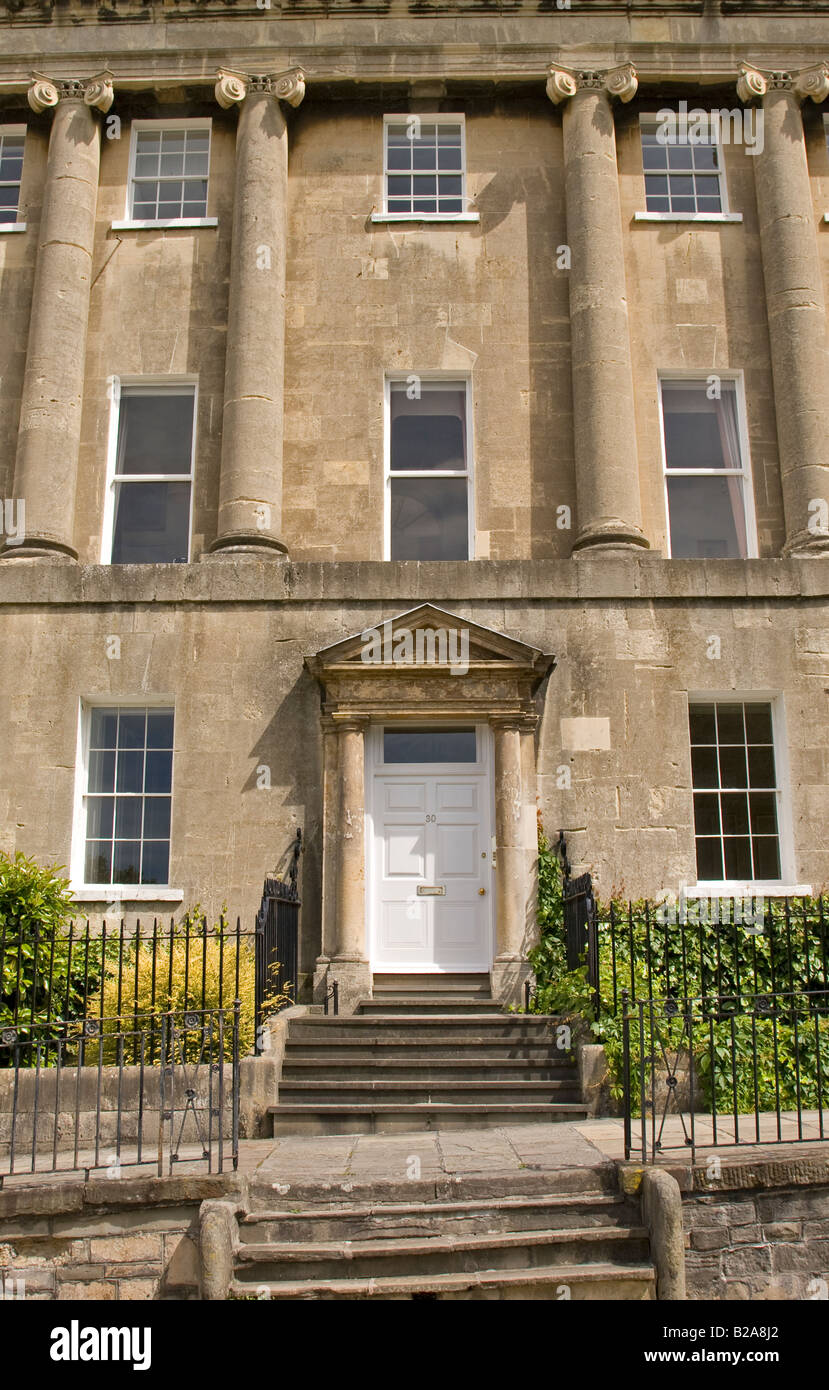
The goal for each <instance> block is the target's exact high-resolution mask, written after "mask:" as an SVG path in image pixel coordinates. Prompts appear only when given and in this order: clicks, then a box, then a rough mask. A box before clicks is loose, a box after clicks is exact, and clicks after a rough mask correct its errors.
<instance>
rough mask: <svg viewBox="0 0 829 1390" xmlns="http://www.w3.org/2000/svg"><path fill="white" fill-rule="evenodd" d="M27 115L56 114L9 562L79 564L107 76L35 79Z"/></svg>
mask: <svg viewBox="0 0 829 1390" xmlns="http://www.w3.org/2000/svg"><path fill="white" fill-rule="evenodd" d="M28 97H29V105H30V107H31V108H32V110H33V111H35V112H37V113H38V114H40V113H41V112H42V111H47V110H50V109H51V110H52V111H53V116H52V132H51V135H50V138H49V156H48V161H47V164H46V184H45V187H44V192H43V214H42V218H41V224H40V242H39V245H38V251H37V261H36V264H35V275H34V287H33V293H32V308H31V317H30V321H29V340H28V345H27V350H26V370H25V376H24V380H23V395H22V399H21V403H20V427H19V432H18V439H17V458H16V463H15V475H14V491H15V497H16V498H17V499H18V501H23V502H24V503H25V507H26V512H25V516H26V523H25V527H26V534H25V539H24V540H23V542H22V543H21V544H20V545H15V546H14V547H12V548H10V549H9V550H7V551H6V552H5V554H6V556H7V557H8V558H14V557H20V556H23V557H27V556H35V555H36V556H49V557H51V558H53V559H60V558H66V557H69V558H70V559H73V560H77V558H78V552H77V550H76V549H75V545H74V526H75V492H76V488H77V480H78V456H79V452H80V439H81V409H82V405H83V386H84V362H85V357H86V332H87V324H88V320H89V291H90V283H91V278H92V277H91V270H92V251H93V244H94V235H95V207H96V203H97V199H98V170H99V165H100V157H101V135H100V127H99V123H98V121H97V120H96V117H95V108H97V109H98V110H99V111H108V110H109V108H110V106H111V105H112V102H113V91H112V77H111V74H109V73H102V74H101V75H100V76H98V77H95V78H91V79H84V80H81V81H54V82H53V81H51V80H49V79H46V78H42V77H40V76H38V75H36V76H35V80H34V81H33V82H32V85H31V86H30V88H29V93H28Z"/></svg>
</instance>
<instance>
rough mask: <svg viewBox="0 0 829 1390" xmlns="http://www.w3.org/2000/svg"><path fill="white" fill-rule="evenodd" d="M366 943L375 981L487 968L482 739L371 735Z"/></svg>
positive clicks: (471, 734) (487, 794)
mask: <svg viewBox="0 0 829 1390" xmlns="http://www.w3.org/2000/svg"><path fill="white" fill-rule="evenodd" d="M373 733H374V738H373V740H372V744H373V748H372V756H371V761H372V773H373V775H372V778H371V784H372V806H371V822H372V827H371V828H372V834H371V835H370V837H369V845H370V847H369V855H370V889H369V895H368V899H369V913H370V941H371V963H372V967H373V969H374V970H375V971H383V970H386V971H395V972H398V971H399V972H409V971H411V972H418V973H421V972H422V973H430V972H435V973H437V972H440V971H447V972H465V971H468V972H474V971H486V970H489V969H490V967H491V965H492V894H493V883H492V877H493V875H492V852H491V798H492V789H491V781H490V771H489V769H490V758H489V740H488V733H489V731H488V729H487V728H486V727H483V728H473V727H469V726H466V727H464V728H453V729H449V728H446V729H419V728H412V729H404V728H400V729H390V728H387V729H377V730H375V731H373Z"/></svg>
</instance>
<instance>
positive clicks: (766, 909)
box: [585, 897, 829, 1016]
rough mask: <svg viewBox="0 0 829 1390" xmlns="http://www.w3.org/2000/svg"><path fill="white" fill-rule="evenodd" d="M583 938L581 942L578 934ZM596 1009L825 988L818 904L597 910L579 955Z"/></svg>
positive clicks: (827, 928) (822, 914)
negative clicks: (597, 998)
mask: <svg viewBox="0 0 829 1390" xmlns="http://www.w3.org/2000/svg"><path fill="white" fill-rule="evenodd" d="M585 935H586V934H585ZM587 961H588V968H589V969H590V978H591V982H592V981H593V980H594V979H595V980H597V981H598V980H599V978H601V985H602V998H603V1009H604V1010H605V1011H606V1012H609V1013H611V1014H612V1015H613V1016H618V1014H619V1010H620V1007H621V992H622V990H623V989H626V990H627V992H628V998H629V1000H631V1001H635V1000H636V999H637V998H639V997H640V996H642V997H644V998H651V997H654V998H658V997H661V996H664V997H673V998H674V999H685V998H691V997H697V996H703V995H708V994H709V993H713V994H720V995H740V994H741V993H742V992H744V991H746V990H748V991H751V992H754V993H756V994H760V993H768V992H771V993H777V992H779V991H781V990H782V991H785V990H809V989H814V990H823V989H827V988H829V910H827V903H826V900H825V899H824V898H817V899H814V898H759V897H758V898H739V897H737V898H722V899H720V898H711V899H702V900H697V899H688V900H687V902H681V903H679V904H678V905H677V904H668V905H666V904H663V903H654V902H642V903H636V904H634V903H627V904H620V903H618V902H612V903H610V904H609V905H608V906H602V907H599V908H598V909H597V911H596V916H595V921H594V923H593V930H592V935H591V940H590V947H589V950H588V953H587Z"/></svg>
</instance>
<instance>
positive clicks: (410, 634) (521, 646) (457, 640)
mask: <svg viewBox="0 0 829 1390" xmlns="http://www.w3.org/2000/svg"><path fill="white" fill-rule="evenodd" d="M453 663H454V664H461V663H462V664H464V665H468V667H469V669H470V670H476V671H482V670H490V671H491V670H494V669H497V670H501V671H503V670H505V669H506V670H510V669H511V670H513V671H514V672H515V674H516V675H517V674H518V673H519V672H520V673H522V674H530V673H532V674H533V675H535V676H537V677H541V676H543V675H546V674H547V672H548V671H550V670H551V669H552V668H553V667H554V665H555V658H554V657H553V656H550V655H549V654H547V653H545V652H542V651H541V649H540V648H538V647H531V646H529V645H528V644H527V643H526V642H521V641H519V640H517V639H516V638H515V637H508V636H506V635H505V634H504V633H503V632H496V631H495V629H494V628H490V627H484V626H483V625H482V624H481V623H476V622H472V621H471V620H470V619H469V618H465V617H462V616H461V615H460V614H458V613H451V612H449V611H447V610H446V609H444V608H438V607H437V606H436V605H435V604H433V603H422V604H419V605H418V607H416V608H411V609H408V610H407V611H406V612H403V613H398V614H396V615H395V616H393V617H389V618H385V619H383V620H381V621H380V622H379V623H377V624H376V625H375V626H371V627H366V628H364V629H363V630H362V631H361V632H356V633H354V634H353V635H352V636H350V637H344V638H342V639H341V641H339V642H334V643H332V644H331V645H330V646H328V647H323V648H322V649H321V650H320V651H318V652H317V653H316V654H315V655H314V656H313V657H311V658H310V659H309V662H308V665H309V667H310V669H311V671H312V672H313V674H314V675H315V676H317V677H319V678H323V677H324V676H326V675H327V674H330V673H332V672H334V671H337V672H339V673H341V674H345V673H347V672H354V674H356V673H357V672H359V671H362V672H364V673H365V674H366V675H370V674H371V673H372V672H374V673H378V672H380V671H382V672H389V671H392V670H399V669H401V668H403V669H406V670H409V671H411V670H412V669H414V670H421V671H423V672H424V673H426V672H428V671H429V670H440V669H444V670H445V669H446V667H447V665H451V664H453Z"/></svg>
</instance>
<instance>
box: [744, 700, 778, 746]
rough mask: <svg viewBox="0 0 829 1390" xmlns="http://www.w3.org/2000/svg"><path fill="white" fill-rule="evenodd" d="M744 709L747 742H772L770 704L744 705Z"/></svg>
mask: <svg viewBox="0 0 829 1390" xmlns="http://www.w3.org/2000/svg"><path fill="white" fill-rule="evenodd" d="M745 711H746V737H747V738H748V741H749V743H772V742H773V741H774V740H773V735H772V726H771V705H746V707H745Z"/></svg>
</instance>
